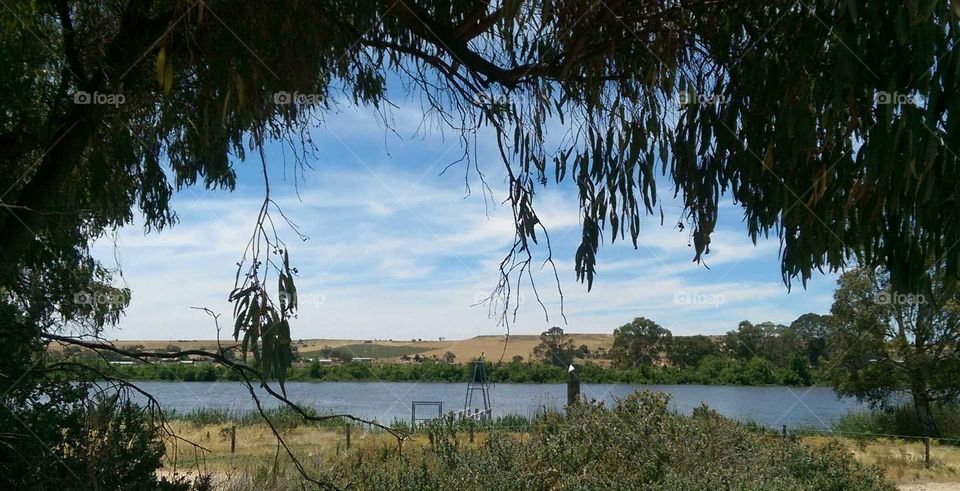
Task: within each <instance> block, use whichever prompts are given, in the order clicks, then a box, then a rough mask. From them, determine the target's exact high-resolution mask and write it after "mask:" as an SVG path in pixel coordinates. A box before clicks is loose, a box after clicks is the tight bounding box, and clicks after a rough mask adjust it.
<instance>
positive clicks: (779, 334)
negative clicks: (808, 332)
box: [757, 321, 806, 368]
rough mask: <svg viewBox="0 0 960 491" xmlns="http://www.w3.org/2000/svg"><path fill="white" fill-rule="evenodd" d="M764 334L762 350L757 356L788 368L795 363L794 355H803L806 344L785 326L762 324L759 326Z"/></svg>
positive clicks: (761, 344)
mask: <svg viewBox="0 0 960 491" xmlns="http://www.w3.org/2000/svg"><path fill="white" fill-rule="evenodd" d="M757 327H759V328H760V330H761V332H762V335H763V336H762V338H761V339H760V350H759V351H758V352H757V356H761V357H763V358H766V359H768V360H770V361H772V362H774V363H775V364H776V365H778V366H780V367H782V368H786V367H789V366H791V364H792V363H793V359H794V355H795V354H797V353H803V351H804V349H805V346H806V345H805V343H804V342H803V339H801V338H800V335H799V334H798V333H797V332H796V331H794V330H793V329H791V328H789V327H787V326H784V325H783V324H774V323H773V322H769V321H768V322H761V323H760V324H757Z"/></svg>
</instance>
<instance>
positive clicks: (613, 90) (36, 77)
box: [0, 0, 960, 364]
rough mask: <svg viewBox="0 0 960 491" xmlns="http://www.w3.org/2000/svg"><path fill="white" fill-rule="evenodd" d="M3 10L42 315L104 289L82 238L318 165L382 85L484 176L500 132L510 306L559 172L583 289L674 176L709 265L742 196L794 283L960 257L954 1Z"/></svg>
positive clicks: (50, 6) (263, 310)
mask: <svg viewBox="0 0 960 491" xmlns="http://www.w3.org/2000/svg"><path fill="white" fill-rule="evenodd" d="M0 15H2V16H3V24H2V29H3V36H0V114H3V118H2V119H0V143H2V145H0V148H2V151H0V165H2V166H3V170H4V172H3V173H2V174H0V188H2V189H3V190H4V194H3V198H2V207H3V208H4V210H3V214H2V216H0V251H2V253H3V256H4V261H2V262H0V264H2V266H0V278H2V285H3V287H4V288H5V289H6V291H8V292H10V294H11V295H12V296H13V297H14V299H15V300H16V301H17V302H18V303H20V304H21V305H23V306H25V308H26V310H31V309H33V310H40V309H46V310H50V311H54V312H53V313H54V314H60V315H63V316H65V317H69V316H70V315H71V314H72V313H73V312H71V309H74V307H73V306H72V305H73V303H72V302H70V301H67V300H66V298H67V297H68V295H63V296H56V297H55V298H38V297H37V296H36V292H38V291H40V290H42V286H44V285H50V284H56V283H57V282H58V281H59V280H60V279H61V277H63V276H64V275H65V274H66V273H64V271H68V272H70V273H69V274H73V273H75V272H77V271H86V272H87V273H88V275H87V276H89V275H90V274H94V273H96V274H100V275H102V276H104V277H106V276H108V275H107V273H108V272H107V271H103V270H102V268H99V267H98V265H96V264H94V263H92V261H91V259H90V255H89V244H90V243H91V241H92V240H94V239H96V238H97V237H99V236H101V235H102V234H103V233H104V232H105V231H109V230H111V229H114V228H115V227H118V226H121V225H124V224H128V223H130V222H131V221H132V220H133V217H134V215H135V214H136V213H138V212H139V213H142V214H143V216H144V218H145V226H146V228H147V229H148V230H154V229H163V228H165V227H167V226H169V225H171V224H173V223H175V222H176V218H177V217H176V213H175V210H173V209H172V208H171V206H170V199H171V196H172V195H173V193H174V192H175V191H177V190H179V189H181V188H183V187H184V186H189V185H194V184H202V185H204V186H206V187H223V188H228V189H229V188H232V187H233V186H234V185H235V181H236V172H235V165H236V163H237V162H238V161H240V160H242V159H243V158H245V157H246V156H247V154H250V155H251V156H257V155H258V154H259V155H260V157H261V159H262V155H263V154H262V153H261V150H262V148H263V145H264V143H265V142H266V141H268V140H271V139H278V140H284V141H286V142H288V143H290V144H292V145H293V146H294V148H296V149H298V152H297V154H298V159H297V160H298V162H297V164H296V168H297V169H298V170H300V171H302V170H303V169H305V168H306V167H307V166H309V165H310V164H311V163H312V160H311V159H310V156H311V152H312V150H314V149H313V146H312V143H311V140H310V131H311V130H312V129H313V128H314V126H319V127H320V128H321V131H322V125H323V116H324V114H325V113H326V111H329V110H333V109H335V108H336V107H338V106H339V105H342V104H357V105H362V106H363V107H366V108H368V109H369V110H371V111H377V112H378V113H380V114H384V113H386V112H388V111H389V108H390V107H391V99H392V98H394V96H393V95H392V94H388V93H387V85H388V79H389V80H397V81H398V82H399V83H400V84H401V85H403V86H404V87H405V88H407V89H408V90H409V93H410V94H411V96H412V97H414V98H416V99H417V100H419V101H421V102H422V103H423V106H424V107H425V112H426V113H427V114H428V116H429V117H431V118H434V119H436V120H437V121H438V122H440V123H441V124H442V125H445V126H446V127H449V128H452V129H454V131H455V132H456V133H457V134H458V135H459V136H460V137H462V139H463V140H462V141H463V149H464V157H467V159H466V162H467V163H466V164H465V165H466V169H467V171H466V172H467V174H468V175H469V173H470V169H471V167H470V162H471V159H470V158H469V157H470V156H471V155H472V152H471V150H472V149H473V148H475V146H476V141H475V139H476V138H477V136H478V134H480V133H479V132H480V131H481V130H484V131H492V133H493V135H494V138H495V139H496V143H497V146H498V148H499V151H500V156H501V158H502V160H503V163H504V165H505V166H506V169H507V174H508V176H509V178H508V184H507V185H508V190H507V192H506V193H505V195H506V196H507V202H508V204H509V205H510V207H511V209H512V212H513V218H514V221H515V225H516V227H515V242H514V247H513V249H512V251H511V252H510V255H509V256H508V257H507V259H506V260H505V261H504V267H503V268H502V269H503V272H504V274H503V277H502V278H501V280H500V288H499V291H500V292H501V293H503V292H505V293H506V295H507V298H509V294H510V290H511V289H510V285H511V275H514V276H517V275H519V276H523V275H524V274H529V271H530V266H531V256H530V248H531V247H532V244H533V243H534V242H538V241H543V240H545V238H546V237H547V231H546V230H545V229H544V227H543V225H542V223H541V222H540V219H539V218H538V215H537V211H536V210H537V207H536V203H537V201H536V194H537V191H538V190H539V189H540V188H541V186H545V185H547V184H548V183H549V182H551V181H552V182H560V181H572V182H573V183H574V184H575V186H576V188H577V190H578V194H579V203H580V209H581V212H582V217H581V218H582V240H581V244H580V245H579V247H578V249H577V251H576V253H575V268H576V273H577V275H578V277H579V278H580V279H581V280H582V281H585V282H586V283H587V285H588V287H589V285H590V284H592V281H593V280H594V275H595V271H596V270H595V266H596V262H597V254H598V250H599V247H600V245H601V243H602V242H604V241H605V237H606V238H609V240H617V239H618V238H621V239H628V240H632V241H633V242H634V243H635V244H636V241H637V240H638V237H639V236H640V234H641V231H640V227H639V223H640V217H641V216H642V215H644V214H656V213H659V214H660V216H661V219H662V220H663V219H664V217H663V210H662V209H660V203H661V200H660V196H661V195H662V194H663V191H662V186H663V185H664V183H663V182H662V181H664V180H666V181H668V182H669V183H670V184H669V185H668V189H669V190H670V191H672V193H673V194H674V195H676V196H677V197H678V198H679V200H680V201H681V203H682V205H683V211H682V213H681V216H679V217H677V218H676V219H677V224H678V226H679V227H681V228H685V229H689V231H690V232H689V233H690V241H691V243H692V245H693V250H694V259H695V260H701V259H702V258H703V256H704V255H705V254H708V253H709V250H710V237H711V234H712V233H713V231H714V228H715V226H716V223H717V218H718V210H719V205H720V203H721V200H722V199H732V200H733V201H734V202H736V203H737V204H738V205H739V206H740V207H741V209H742V211H743V214H744V223H745V225H746V231H747V233H748V234H749V235H750V237H751V238H753V239H754V240H758V239H760V238H762V237H765V236H767V235H770V234H773V235H776V236H777V237H779V239H780V242H781V258H782V273H783V278H784V280H785V281H786V282H787V283H788V284H789V283H790V282H791V281H792V279H795V278H799V279H800V280H801V281H805V280H806V279H807V278H809V277H810V276H811V275H812V274H813V273H814V272H815V271H817V270H822V269H831V270H836V269H838V268H841V267H843V266H845V265H847V264H848V263H849V262H851V261H853V260H855V261H857V262H858V263H860V264H863V265H867V266H875V265H882V266H884V267H885V268H886V269H887V270H888V271H889V272H890V281H891V282H892V283H893V284H894V285H895V286H896V287H897V289H899V290H904V291H914V290H920V289H922V287H923V286H924V282H925V281H926V276H925V275H923V274H920V273H918V271H917V268H915V267H914V266H915V265H916V264H918V263H924V264H926V263H927V262H928V261H931V260H934V261H940V262H942V264H943V270H944V275H943V278H944V281H946V282H954V281H955V279H956V277H957V272H958V266H960V248H955V247H954V245H955V244H956V243H957V242H960V206H957V205H958V195H960V186H957V182H960V168H958V165H957V156H956V154H955V153H954V152H953V151H952V150H951V149H950V146H949V144H950V142H956V141H960V139H958V136H960V134H958V132H960V124H958V114H960V106H958V104H960V100H958V99H957V98H956V97H953V96H952V95H953V94H955V93H956V92H957V88H958V80H960V79H958V77H957V74H958V73H960V53H957V51H956V50H953V49H952V47H953V46H955V45H956V43H957V42H958V40H960V29H958V23H957V20H958V15H960V12H958V10H957V9H955V8H953V7H952V4H951V3H948V2H938V1H934V0H926V1H919V2H913V3H910V4H909V5H907V6H904V5H903V4H900V3H897V2H882V1H878V0H868V1H842V2H841V1H838V0H818V1H814V2H800V3H797V2H790V1H780V0H776V1H761V0H751V1H746V2H736V3H733V2H715V1H707V0H674V1H667V2H661V1H640V2H621V1H608V2H600V3H589V2H588V3H584V2H579V1H566V0H555V1H554V0H545V1H544V0H529V1H524V0H503V1H498V2H489V1H479V2H475V1H469V2H468V1H461V0H440V1H427V2H405V1H403V0H381V1H371V2H354V1H349V0H346V1H329V2H302V1H296V0H280V1H277V2H272V3H271V5H270V6H269V8H267V7H265V6H263V5H262V4H259V3H256V2H240V1H237V0H208V1H200V0H178V1H174V0H153V1H143V0H126V1H122V0H115V1H101V2H74V1H70V0H48V1H43V2H13V3H11V4H9V5H6V6H5V7H4V9H3V11H2V14H0ZM303 95H305V97H301V96H303ZM551 136H552V137H551ZM267 165H268V163H267V162H263V166H264V169H266V166H267ZM269 165H280V164H279V163H276V162H271V163H269ZM264 174H265V175H266V172H264ZM660 176H663V177H662V178H661V177H660ZM476 178H477V179H480V180H482V177H481V176H477V177H476ZM266 190H267V192H266V198H265V200H264V206H263V209H262V210H261V213H260V215H259V216H258V218H257V222H256V223H257V226H256V227H255V230H254V234H253V240H252V241H251V244H250V246H249V247H248V250H247V251H246V252H247V253H246V254H245V255H244V260H243V261H241V263H242V264H241V267H240V270H239V271H238V280H237V285H236V287H237V288H236V289H235V290H234V292H233V293H232V294H231V299H232V300H233V301H234V302H236V305H237V307H238V308H237V310H236V311H235V312H234V318H235V320H236V327H235V334H236V335H238V336H239V335H241V334H243V335H244V336H247V335H248V334H250V333H252V335H251V337H252V339H251V341H252V343H253V346H254V347H256V346H257V343H258V339H259V338H260V337H261V336H262V335H264V334H265V333H267V332H270V333H273V334H271V336H274V338H271V340H270V343H271V346H278V347H280V349H281V351H284V348H283V347H284V346H289V334H286V333H285V331H286V330H287V329H284V328H283V327H282V326H283V325H284V324H283V322H285V320H286V319H285V317H286V315H287V314H288V313H289V312H292V307H293V306H292V304H291V303H289V301H288V302H287V303H283V302H284V300H283V299H284V298H287V299H291V298H295V286H294V285H293V284H292V283H293V278H292V276H293V275H294V274H295V271H294V269H295V268H294V269H291V268H290V267H289V265H288V261H287V256H288V250H287V247H286V246H285V244H283V243H282V240H280V239H279V238H278V237H277V236H276V234H275V231H272V230H269V228H270V227H269V224H272V222H271V221H270V220H269V216H268V215H269V213H270V212H271V211H273V212H276V204H275V203H274V202H273V201H272V200H271V199H270V194H269V184H267V185H266ZM672 220H673V217H671V221H672ZM273 256H275V257H273ZM281 257H282V258H283V259H282V260H281V259H280V258H281ZM281 264H282V266H281ZM270 268H274V270H273V272H272V276H271V277H269V278H268V276H269V275H270V274H271V273H270V272H269V270H270ZM87 276H81V277H80V279H79V280H78V281H75V282H73V283H72V284H74V285H77V284H79V285H81V286H83V285H84V284H85V282H88V277H87ZM274 281H277V284H278V285H279V287H278V288H277V289H276V294H271V295H267V288H268V285H270V286H269V288H271V291H273V286H272V285H274V284H275V283H274ZM63 284H66V283H63ZM250 287H253V290H247V288H250ZM70 288H72V290H67V291H66V292H54V293H56V295H60V294H61V293H68V294H69V293H70V292H71V291H72V292H76V291H77V289H76V288H74V287H70ZM241 293H243V294H241ZM58 299H59V301H58ZM243 302H246V304H243ZM277 303H283V304H282V305H277ZM254 305H257V308H256V309H255V310H252V309H253V306H254ZM241 307H242V308H241ZM48 313H50V312H48ZM86 313H88V312H81V314H86ZM253 314H255V315H253ZM103 319H106V318H101V319H100V320H103ZM286 351H288V350H286ZM286 351H284V352H283V353H279V354H278V356H275V357H273V360H274V361H276V360H280V361H281V364H282V360H284V359H285V356H287V355H288V353H286ZM255 354H256V351H255Z"/></svg>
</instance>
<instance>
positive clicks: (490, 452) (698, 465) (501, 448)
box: [329, 392, 895, 490]
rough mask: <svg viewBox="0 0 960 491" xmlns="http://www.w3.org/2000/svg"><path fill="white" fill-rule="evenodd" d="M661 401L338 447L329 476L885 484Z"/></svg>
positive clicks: (389, 483)
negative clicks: (419, 439)
mask: <svg viewBox="0 0 960 491" xmlns="http://www.w3.org/2000/svg"><path fill="white" fill-rule="evenodd" d="M668 401H669V397H668V396H666V395H664V394H659V393H651V392H639V393H636V394H634V395H632V396H630V397H628V398H626V399H624V400H623V401H621V402H620V403H619V404H618V405H617V406H616V408H614V410H612V411H610V410H607V409H604V408H602V407H598V406H591V405H579V406H577V407H575V408H573V409H572V410H571V411H570V413H569V414H568V415H567V416H562V415H557V414H554V415H547V416H545V417H542V418H538V419H537V420H536V423H535V425H534V429H533V432H532V433H531V436H530V438H529V439H518V438H516V437H515V436H512V435H511V434H509V433H506V432H497V431H492V432H490V433H489V438H487V439H485V440H483V443H482V444H480V446H478V447H470V446H467V445H464V444H463V442H462V441H458V440H456V439H455V433H454V432H453V430H454V429H453V428H448V429H443V428H438V429H437V430H436V434H435V437H434V440H435V441H436V442H437V443H436V445H435V448H411V449H409V450H406V451H405V452H404V455H403V456H397V454H396V452H390V451H384V452H379V453H376V452H365V453H361V452H354V453H348V454H347V455H346V456H345V457H344V458H343V459H341V460H340V461H338V462H336V463H335V464H334V467H333V469H332V470H331V471H330V474H329V477H330V479H331V480H332V481H333V482H335V483H337V484H339V485H341V486H343V487H347V488H351V489H410V490H413V489H417V490H419V489H468V490H469V489H477V490H481V489H484V490H486V489H677V490H679V489H791V490H793V489H817V490H819V489H835V490H840V489H857V490H874V489H875V490H893V489H895V488H894V485H893V484H892V483H890V482H888V481H885V480H884V479H883V478H882V477H881V475H880V474H879V472H878V471H877V470H875V469H872V468H866V467H864V466H862V465H860V464H858V463H857V462H856V461H855V460H854V459H853V458H852V456H851V455H850V454H849V453H847V452H846V451H845V450H844V449H843V448H842V447H841V446H840V445H839V444H832V445H828V446H826V447H825V448H821V449H818V450H816V451H813V450H810V449H808V448H807V447H804V446H803V445H801V444H800V443H797V442H794V441H790V440H784V439H781V438H779V437H777V436H775V435H771V434H769V433H763V432H754V431H750V430H749V429H747V428H745V427H743V426H742V425H739V424H737V423H735V422H733V421H731V420H728V419H726V418H723V417H721V416H720V415H718V414H717V413H715V412H714V411H711V410H709V409H706V408H703V407H702V408H700V409H698V410H697V411H695V412H694V415H693V416H683V415H678V414H674V413H672V412H670V411H669V410H668V409H667V406H668ZM461 440H462V435H461Z"/></svg>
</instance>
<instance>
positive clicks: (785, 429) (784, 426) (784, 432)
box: [783, 425, 787, 438]
mask: <svg viewBox="0 0 960 491" xmlns="http://www.w3.org/2000/svg"><path fill="white" fill-rule="evenodd" d="M783 437H784V438H786V437H787V425H783Z"/></svg>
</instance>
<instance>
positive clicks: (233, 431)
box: [230, 425, 237, 453]
mask: <svg viewBox="0 0 960 491" xmlns="http://www.w3.org/2000/svg"><path fill="white" fill-rule="evenodd" d="M236 451H237V427H236V425H234V426H231V427H230V453H234V452H236Z"/></svg>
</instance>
